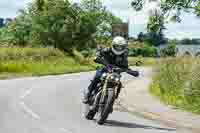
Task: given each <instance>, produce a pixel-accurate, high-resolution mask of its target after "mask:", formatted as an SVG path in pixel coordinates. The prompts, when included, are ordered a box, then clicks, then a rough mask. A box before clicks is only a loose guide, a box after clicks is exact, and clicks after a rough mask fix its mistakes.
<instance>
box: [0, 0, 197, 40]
mask: <svg viewBox="0 0 200 133" xmlns="http://www.w3.org/2000/svg"><path fill="white" fill-rule="evenodd" d="M31 1H32V0H0V17H4V18H6V17H15V16H16V15H17V14H18V10H19V9H22V8H24V7H26V6H27V3H29V2H31ZM70 1H73V2H79V1H80V0H70ZM102 1H103V4H104V5H105V6H106V7H107V9H108V10H110V11H111V12H112V13H114V14H115V15H116V16H119V17H120V18H121V19H122V20H123V21H125V22H127V21H129V23H130V25H129V34H130V36H137V34H138V33H139V32H145V31H146V23H147V18H148V12H149V10H151V9H153V8H155V7H156V4H155V3H153V4H147V5H146V6H145V7H144V10H142V11H140V12H135V11H134V10H133V9H132V8H131V7H130V6H129V5H130V1H131V0H102ZM182 17H183V19H182V22H181V23H170V24H167V25H166V28H167V30H166V31H165V35H166V36H167V37H168V38H178V39H181V38H200V18H197V17H196V16H195V15H194V14H192V13H187V14H186V13H184V14H183V15H182Z"/></svg>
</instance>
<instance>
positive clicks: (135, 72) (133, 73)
mask: <svg viewBox="0 0 200 133" xmlns="http://www.w3.org/2000/svg"><path fill="white" fill-rule="evenodd" d="M127 73H128V74H130V75H132V76H134V77H139V76H140V73H139V72H138V71H132V70H129V71H127Z"/></svg>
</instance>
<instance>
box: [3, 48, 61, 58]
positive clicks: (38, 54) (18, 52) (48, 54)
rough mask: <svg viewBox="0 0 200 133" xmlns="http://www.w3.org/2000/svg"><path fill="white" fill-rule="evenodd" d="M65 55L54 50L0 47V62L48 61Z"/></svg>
mask: <svg viewBox="0 0 200 133" xmlns="http://www.w3.org/2000/svg"><path fill="white" fill-rule="evenodd" d="M64 56H65V54H64V53H63V52H61V51H60V50H58V49H55V48H21V47H2V48H0V61H6V60H22V59H29V60H36V61H41V60H43V59H49V58H53V57H64Z"/></svg>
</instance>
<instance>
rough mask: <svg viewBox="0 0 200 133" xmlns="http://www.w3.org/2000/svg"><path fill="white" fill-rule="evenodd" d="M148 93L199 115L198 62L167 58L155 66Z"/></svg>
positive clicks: (196, 60)
mask: <svg viewBox="0 0 200 133" xmlns="http://www.w3.org/2000/svg"><path fill="white" fill-rule="evenodd" d="M157 66H158V67H157V68H156V76H155V77H154V79H153V83H152V86H151V88H150V92H151V93H152V94H154V95H156V96H159V97H160V99H161V100H162V101H163V102H165V103H166V104H170V105H174V106H177V107H179V108H182V109H186V110H189V111H191V112H194V113H200V97H199V96H200V82H199V81H200V72H199V68H200V61H199V59H194V58H167V59H163V60H162V61H161V62H160V64H158V65H157Z"/></svg>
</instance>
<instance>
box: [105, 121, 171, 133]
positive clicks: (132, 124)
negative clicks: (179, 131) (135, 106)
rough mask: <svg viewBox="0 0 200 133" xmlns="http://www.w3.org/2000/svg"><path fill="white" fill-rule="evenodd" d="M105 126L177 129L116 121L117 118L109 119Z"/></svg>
mask: <svg viewBox="0 0 200 133" xmlns="http://www.w3.org/2000/svg"><path fill="white" fill-rule="evenodd" d="M105 126H111V127H123V128H143V129H153V130H164V131H175V129H170V128H160V127H155V126H149V125H141V124H136V123H128V122H119V121H116V120H107V122H106V123H105Z"/></svg>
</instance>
